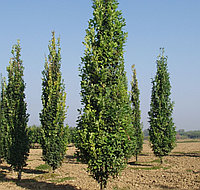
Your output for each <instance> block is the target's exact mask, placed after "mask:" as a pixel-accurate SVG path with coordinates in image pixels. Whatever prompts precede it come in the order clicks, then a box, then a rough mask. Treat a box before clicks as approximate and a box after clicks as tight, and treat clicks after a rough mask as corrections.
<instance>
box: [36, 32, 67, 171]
mask: <svg viewBox="0 0 200 190" xmlns="http://www.w3.org/2000/svg"><path fill="white" fill-rule="evenodd" d="M48 47H49V55H48V58H46V60H45V68H44V71H43V72H42V74H43V78H42V105H43V109H42V112H41V113H40V120H41V125H42V129H41V131H42V142H41V144H42V149H43V160H44V161H45V162H46V163H47V164H48V165H50V166H51V168H52V169H53V171H54V170H55V169H57V168H58V167H59V166H60V165H61V164H62V161H63V158H64V155H65V152H66V147H67V138H66V133H65V127H64V120H65V118H66V93H65V86H64V83H63V80H62V77H61V71H60V69H61V55H60V51H61V49H60V38H58V40H57V43H56V39H55V33H54V32H52V39H51V40H50V42H49V46H48Z"/></svg>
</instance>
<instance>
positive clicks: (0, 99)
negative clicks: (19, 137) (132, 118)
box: [0, 78, 8, 162]
mask: <svg viewBox="0 0 200 190" xmlns="http://www.w3.org/2000/svg"><path fill="white" fill-rule="evenodd" d="M5 114H6V81H5V78H1V96H0V162H1V159H2V158H5V157H6V153H7V151H8V150H7V146H6V141H7V135H8V134H7V130H6V128H7V125H6V115H5Z"/></svg>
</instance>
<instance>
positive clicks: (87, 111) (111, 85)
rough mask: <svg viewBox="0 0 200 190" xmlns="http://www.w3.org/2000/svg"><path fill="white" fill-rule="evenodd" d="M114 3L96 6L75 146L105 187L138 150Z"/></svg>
mask: <svg viewBox="0 0 200 190" xmlns="http://www.w3.org/2000/svg"><path fill="white" fill-rule="evenodd" d="M117 8H118V3H117V1H116V0H108V1H106V0H94V1H93V9H94V11H93V18H92V19H90V21H89V27H88V29H87V30H86V37H85V42H84V45H85V47H86V50H85V55H84V57H83V58H82V64H81V65H80V77H81V97H82V100H81V102H82V105H83V108H82V109H81V110H80V117H79V119H78V126H77V131H76V140H75V145H76V147H77V148H78V149H79V151H78V152H77V156H78V158H79V160H81V161H82V162H84V163H87V164H88V171H89V172H90V173H91V174H92V176H93V178H94V179H96V180H97V182H98V183H100V186H101V189H102V188H104V187H106V184H107V180H108V178H109V177H111V176H112V177H116V176H118V174H119V172H120V171H121V170H122V169H123V168H124V167H125V166H126V163H127V159H128V158H129V157H130V156H131V149H134V144H132V143H133V141H131V138H133V130H132V124H131V122H132V121H131V105H130V101H129V97H128V94H127V79H126V73H125V71H124V58H123V47H124V43H125V41H126V36H127V34H126V33H125V32H123V30H122V28H123V27H124V26H125V21H124V18H123V17H122V15H121V12H120V11H118V10H117Z"/></svg>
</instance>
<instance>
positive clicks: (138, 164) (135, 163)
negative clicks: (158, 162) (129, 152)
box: [128, 162, 153, 166]
mask: <svg viewBox="0 0 200 190" xmlns="http://www.w3.org/2000/svg"><path fill="white" fill-rule="evenodd" d="M128 164H129V165H131V166H153V165H151V164H146V163H138V162H128Z"/></svg>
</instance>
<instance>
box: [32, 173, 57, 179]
mask: <svg viewBox="0 0 200 190" xmlns="http://www.w3.org/2000/svg"><path fill="white" fill-rule="evenodd" d="M58 176H59V174H55V173H46V174H43V175H39V176H36V177H35V179H42V180H48V179H52V178H56V177H58Z"/></svg>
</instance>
